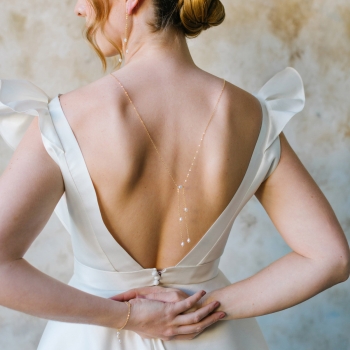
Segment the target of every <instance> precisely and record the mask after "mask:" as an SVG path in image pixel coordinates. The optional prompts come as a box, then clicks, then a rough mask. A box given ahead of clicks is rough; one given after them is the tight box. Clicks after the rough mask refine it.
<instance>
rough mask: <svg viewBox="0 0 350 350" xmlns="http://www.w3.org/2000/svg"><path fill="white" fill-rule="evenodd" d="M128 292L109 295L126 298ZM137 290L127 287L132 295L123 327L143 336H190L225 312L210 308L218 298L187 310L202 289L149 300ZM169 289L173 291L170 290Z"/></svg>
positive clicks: (179, 337)
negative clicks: (166, 299)
mask: <svg viewBox="0 0 350 350" xmlns="http://www.w3.org/2000/svg"><path fill="white" fill-rule="evenodd" d="M152 288H153V287H152ZM127 293H128V292H126V293H122V294H124V296H120V295H117V296H115V297H112V298H111V299H113V300H116V299H123V300H120V301H125V300H127V299H129V298H126V295H127ZM138 293H139V291H138V290H136V289H134V290H131V291H129V297H130V296H132V295H134V297H133V298H130V299H129V302H130V304H131V314H130V319H129V322H128V323H127V325H126V327H125V329H127V330H132V331H134V332H136V333H138V334H139V335H140V336H141V337H142V338H146V339H149V338H159V339H162V340H165V341H169V340H175V339H176V340H183V339H193V338H194V337H196V336H197V335H198V334H200V333H201V332H203V331H204V329H206V328H207V327H209V326H210V325H212V324H214V323H215V322H217V321H219V320H220V319H221V318H222V317H224V316H225V314H224V313H223V312H213V311H214V310H215V309H216V308H217V307H218V306H219V303H218V302H212V303H210V304H208V305H206V306H204V307H202V308H199V309H198V310H196V311H193V312H189V310H190V309H192V308H195V305H196V304H197V303H198V302H199V300H200V299H201V298H202V297H203V296H204V294H205V292H204V291H199V292H197V293H195V294H193V295H192V296H189V297H187V298H185V299H183V300H181V301H175V302H163V301H157V300H150V299H147V298H143V297H142V296H141V294H138ZM168 293H173V291H172V292H168ZM182 293H183V292H182ZM149 294H150V293H149ZM149 294H148V295H149ZM160 294H161V293H160ZM165 294H167V293H165ZM179 294H181V293H179ZM173 295H174V294H172V296H173Z"/></svg>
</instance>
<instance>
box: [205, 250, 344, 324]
mask: <svg viewBox="0 0 350 350" xmlns="http://www.w3.org/2000/svg"><path fill="white" fill-rule="evenodd" d="M331 275H332V272H331V271H330V267H329V266H327V264H325V263H323V264H321V263H319V262H316V261H314V260H312V259H309V258H306V257H303V256H301V255H299V254H297V253H295V252H292V253H290V254H287V255H286V256H284V257H282V258H281V259H279V260H277V261H275V262H274V263H272V264H271V265H269V266H268V267H266V268H265V269H263V270H261V271H260V272H259V273H257V274H255V275H254V276H252V277H250V278H247V279H245V280H242V281H239V282H237V283H234V284H232V285H230V286H228V287H225V288H222V289H218V290H215V291H213V292H211V293H208V295H207V296H205V297H204V298H205V301H204V303H203V304H204V305H206V304H207V303H209V302H211V301H213V300H217V301H219V302H220V307H219V308H218V310H217V311H224V312H225V313H226V314H227V317H226V318H225V319H226V320H228V319H239V318H248V317H256V316H261V315H265V314H270V313H273V312H277V311H280V310H284V309H287V308H289V307H291V306H294V305H296V304H299V303H301V302H303V301H305V300H307V299H309V298H311V297H312V296H314V295H316V294H318V293H320V292H321V291H323V290H325V289H327V288H329V287H331V286H333V285H334V284H336V283H339V282H341V279H340V278H339V274H334V277H331Z"/></svg>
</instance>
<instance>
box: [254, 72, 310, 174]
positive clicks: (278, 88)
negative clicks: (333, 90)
mask: <svg viewBox="0 0 350 350" xmlns="http://www.w3.org/2000/svg"><path fill="white" fill-rule="evenodd" d="M255 96H256V97H257V98H258V99H259V100H260V102H261V103H262V105H263V107H264V109H265V114H266V116H267V136H266V139H265V145H264V151H265V158H266V160H267V161H269V162H270V167H269V170H268V172H267V174H266V176H265V178H264V180H266V179H267V178H268V177H269V176H270V175H271V173H272V172H273V171H274V170H275V168H276V167H277V165H278V162H279V159H280V155H281V147H280V140H279V134H280V133H281V132H282V131H283V129H284V127H285V126H286V124H287V123H288V122H289V121H290V119H291V118H292V117H293V116H294V115H296V114H297V113H299V112H300V111H302V110H303V108H304V106H305V91H304V85H303V81H302V78H301V76H300V74H299V73H298V72H297V71H296V70H295V69H294V68H292V67H287V68H285V69H284V70H282V71H280V72H278V73H277V74H275V75H274V76H273V77H272V78H271V79H270V80H269V81H268V82H267V83H266V84H265V85H264V86H263V87H262V88H261V89H260V90H259V91H258V93H257V94H255Z"/></svg>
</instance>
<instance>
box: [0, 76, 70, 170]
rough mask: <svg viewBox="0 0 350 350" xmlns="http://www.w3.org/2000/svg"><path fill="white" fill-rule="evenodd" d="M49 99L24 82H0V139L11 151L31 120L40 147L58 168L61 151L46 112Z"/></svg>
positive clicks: (47, 111) (49, 117) (30, 84)
mask: <svg viewBox="0 0 350 350" xmlns="http://www.w3.org/2000/svg"><path fill="white" fill-rule="evenodd" d="M48 103H49V97H48V96H47V95H46V93H45V92H44V91H42V90H41V89H40V88H38V87H37V86H35V85H34V84H32V83H31V82H29V81H27V80H15V79H11V80H6V79H1V80H0V135H1V136H2V138H3V139H4V141H5V142H6V143H7V144H8V145H9V147H10V148H11V149H12V150H15V149H16V148H17V146H18V145H19V143H20V142H21V139H22V138H23V136H24V134H25V132H26V131H27V129H28V127H29V125H30V124H31V122H32V121H33V119H34V118H35V117H38V118H39V127H40V131H41V137H42V140H43V144H44V147H45V149H46V150H47V152H48V153H49V155H50V156H51V158H52V159H53V160H54V161H55V162H56V163H57V164H59V157H60V155H62V153H64V152H63V148H62V145H61V142H60V140H59V138H58V135H57V133H56V130H55V128H54V125H53V123H52V119H51V116H50V113H49V109H48Z"/></svg>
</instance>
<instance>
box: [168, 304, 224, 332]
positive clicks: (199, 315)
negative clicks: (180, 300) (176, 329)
mask: <svg viewBox="0 0 350 350" xmlns="http://www.w3.org/2000/svg"><path fill="white" fill-rule="evenodd" d="M219 305H220V303H219V302H217V301H213V302H212V303H210V304H208V305H206V306H203V307H201V308H200V309H198V310H197V311H195V312H191V313H187V314H183V315H178V316H177V317H176V318H175V320H174V321H175V324H177V325H179V326H180V325H181V326H182V325H189V324H195V323H199V322H200V321H201V320H203V319H204V318H205V317H206V316H208V315H209V314H210V313H212V312H213V311H214V310H215V309H216V308H217V307H218V306H219Z"/></svg>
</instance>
